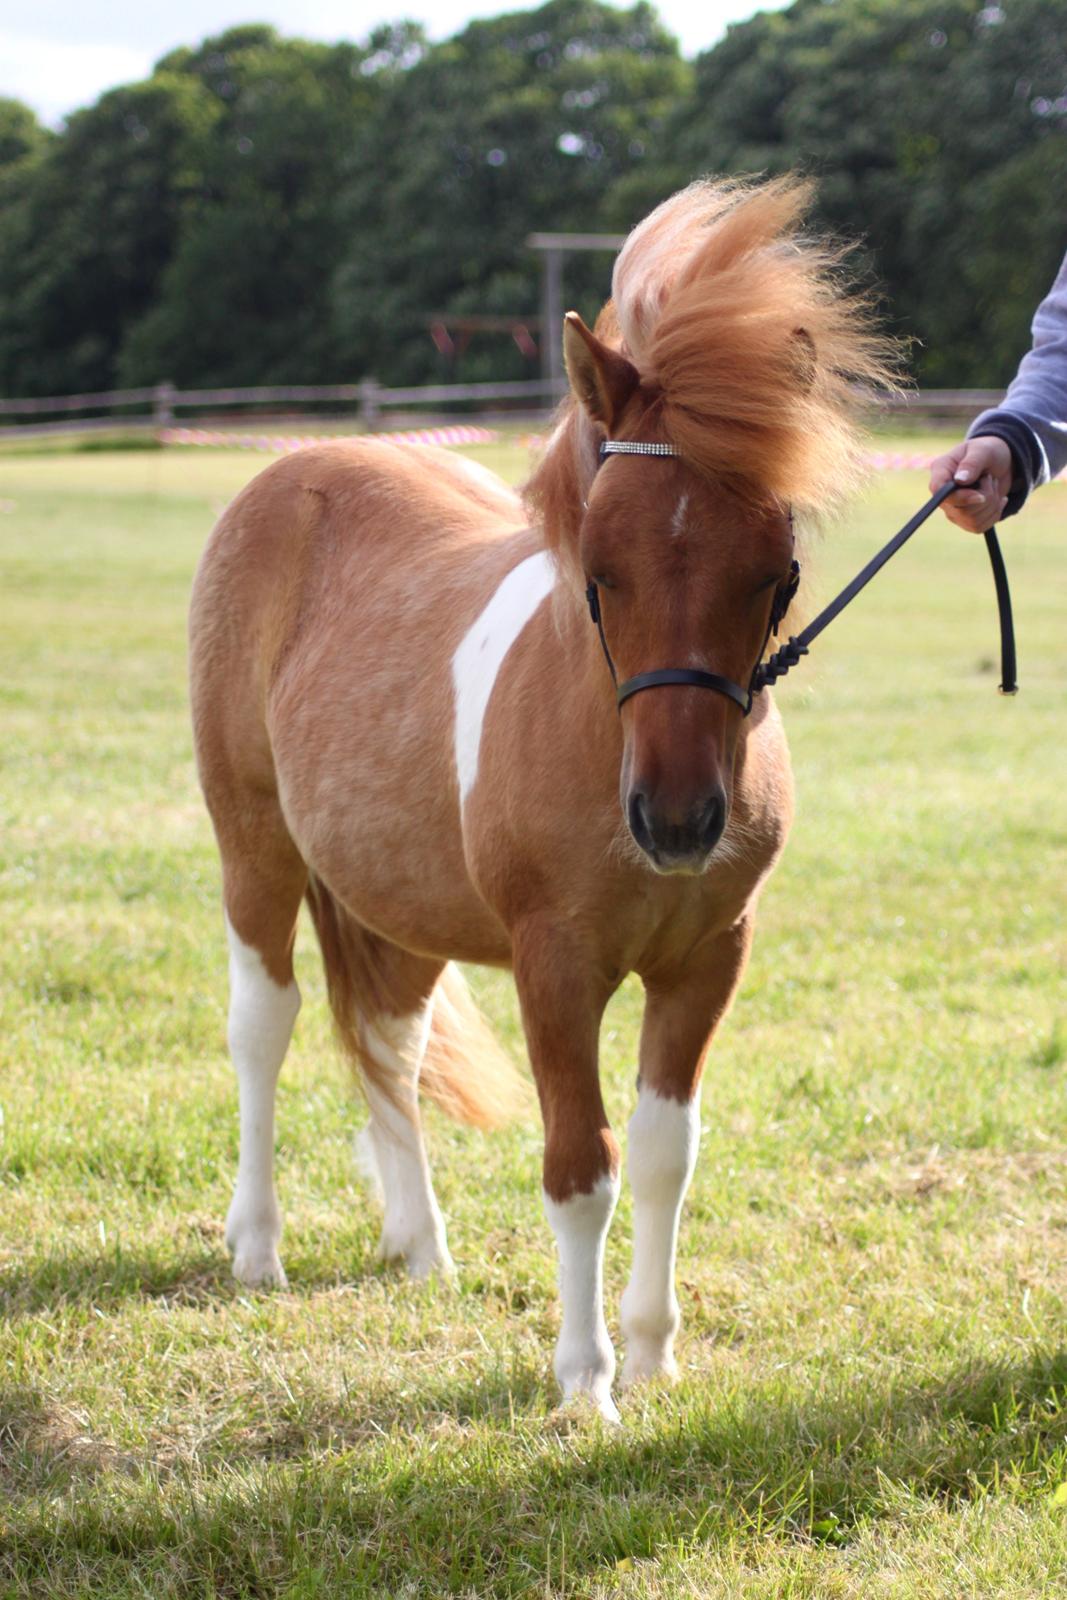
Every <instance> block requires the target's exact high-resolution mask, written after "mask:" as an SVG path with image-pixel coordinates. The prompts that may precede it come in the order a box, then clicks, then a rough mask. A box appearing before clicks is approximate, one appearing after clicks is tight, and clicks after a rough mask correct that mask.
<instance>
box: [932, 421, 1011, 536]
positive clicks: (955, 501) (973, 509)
mask: <svg viewBox="0 0 1067 1600" xmlns="http://www.w3.org/2000/svg"><path fill="white" fill-rule="evenodd" d="M1014 476H1015V463H1014V461H1013V460H1012V454H1011V451H1010V449H1009V448H1008V446H1007V445H1006V444H1005V443H1004V440H1003V439H996V438H994V437H993V436H992V434H989V435H984V436H983V435H979V437H978V438H976V439H964V440H963V442H962V443H961V444H958V445H956V446H955V448H954V449H952V450H949V451H947V452H946V454H945V455H943V456H938V458H937V460H936V461H935V462H934V464H933V466H932V467H931V468H930V493H931V494H936V493H937V491H938V489H940V488H941V485H942V484H944V483H947V482H948V481H949V479H950V478H955V479H956V480H957V482H964V483H972V484H973V485H974V487H973V488H972V489H961V490H960V491H959V492H958V493H957V494H954V495H950V497H949V498H948V499H947V500H945V501H944V502H943V504H942V506H941V509H942V511H943V512H944V513H945V515H946V517H947V518H948V519H949V521H950V522H954V523H955V524H956V526H957V527H959V528H966V530H967V532H968V533H984V532H985V531H986V529H987V528H991V527H992V526H993V524H994V523H995V522H996V521H997V520H998V518H999V517H1000V514H1001V512H1002V511H1003V510H1004V506H1005V503H1006V501H1007V498H1008V491H1009V490H1010V489H1011V483H1012V479H1013V477H1014Z"/></svg>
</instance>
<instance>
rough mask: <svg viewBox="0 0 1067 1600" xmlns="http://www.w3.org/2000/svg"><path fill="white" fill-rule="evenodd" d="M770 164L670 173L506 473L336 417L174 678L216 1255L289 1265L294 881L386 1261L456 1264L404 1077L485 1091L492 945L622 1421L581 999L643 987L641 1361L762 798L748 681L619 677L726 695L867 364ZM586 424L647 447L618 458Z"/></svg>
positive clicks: (744, 676)
mask: <svg viewBox="0 0 1067 1600" xmlns="http://www.w3.org/2000/svg"><path fill="white" fill-rule="evenodd" d="M805 202H806V191H805V189H804V186H803V185H800V184H797V183H796V182H794V181H791V180H778V181H775V182H770V183H764V184H755V185H737V184H722V183H720V184H715V183H700V184H695V185H693V186H692V187H691V188H689V189H687V190H685V191H684V192H682V193H681V194H678V195H676V196H674V198H673V199H671V200H668V201H667V202H666V203H665V204H664V205H662V206H660V207H659V208H658V210H656V211H655V212H653V213H652V215H651V216H650V217H648V218H647V219H646V220H645V222H644V223H642V224H641V225H640V226H639V227H638V228H637V229H636V230H635V231H634V233H633V234H631V236H630V238H629V240H628V241H627V243H626V245H625V247H624V248H623V250H622V252H621V254H620V256H619V258H618V261H617V263H616V267H615V273H614V279H613V301H612V303H611V304H610V305H609V306H608V307H606V308H605V311H604V312H603V314H602V316H601V318H600V319H599V321H598V323H597V333H596V334H594V333H591V332H590V331H589V330H588V329H587V328H586V327H585V326H584V324H583V323H582V322H581V320H580V319H579V318H578V317H577V316H575V315H574V314H571V315H570V316H569V317H568V318H567V322H566V326H565V329H564V342H565V350H566V359H567V368H568V372H569V375H570V381H571V386H572V390H573V395H572V397H571V399H570V400H569V401H568V402H567V403H566V404H565V406H564V408H563V412H562V415H561V419H560V421H559V424H558V426H557V428H556V430H555V432H554V434H553V436H552V439H551V441H550V443H549V445H548V447H547V450H546V453H545V456H544V458H543V461H542V463H541V465H540V466H539V468H538V470H537V472H536V474H535V476H534V477H533V479H532V481H531V483H530V484H529V485H528V486H527V488H526V491H525V494H524V496H523V497H521V498H520V497H518V496H516V495H514V494H513V493H512V492H511V491H510V490H509V489H507V488H506V487H505V486H504V485H503V484H502V483H501V482H499V481H498V480H497V479H496V478H494V477H493V476H492V475H491V474H489V473H486V472H484V471H482V470H481V469H480V468H475V467H472V466H470V465H469V464H467V463H464V462H463V461H461V460H456V459H454V458H452V457H450V456H448V455H447V454H445V453H444V452H439V451H432V450H422V451H415V450H412V449H410V448H400V447H397V446H394V445H391V444H389V443H388V441H386V440H360V441H357V440H352V441H344V442H338V443H337V444H328V445H324V446H322V447H321V448H314V449H309V450H306V451H303V452H301V453H300V454H297V455H294V456H291V457H289V458H287V459H285V460H283V461H280V462H278V463H276V464H275V465H272V466H270V467H268V468H267V470H266V471H264V472H263V473H261V474H260V475H259V476H258V477H257V478H256V479H255V480H254V481H253V482H252V483H251V484H250V485H249V486H248V487H247V488H246V489H245V490H244V491H243V493H241V494H240V495H239V496H238V497H237V499H236V500H235V501H234V503H233V504H232V505H231V506H230V508H229V509H228V510H227V512H226V513H225V515H224V516H223V518H222V520H221V521H220V522H219V524H218V526H217V528H216V529H215V532H214V534H213V535H212V538H211V540H210V543H209V544H208V547H207V549H206V551H205V554H204V557H203V559H202V561H201V564H200V569H199V572H198V574H197V578H196V585H195V591H194V596H193V606H192V619H191V663H192V703H193V717H194V725H195V735H196V750H197V758H198V762H199V768H200V776H201V781H202V783H203V788H204V793H205V796H206V798H207V804H208V807H209V810H210V812H211V816H212V820H213V822H214V825H215V831H216V834H217V836H218V844H219V850H220V853H221V857H222V873H223V897H224V904H225V914H226V931H227V937H228V940H229V949H230V981H231V1005H230V1020H229V1043H230V1049H231V1052H232V1055H233V1060H234V1065H235V1067H236V1071H237V1079H238V1085H239V1092H240V1139H241V1142H240V1160H239V1166H238V1175H237V1185H236V1192H235V1194H234V1198H233V1203H232V1205H231V1207H230V1211H229V1216H228V1219H227V1225H226V1237H227V1241H228V1243H229V1246H230V1248H231V1250H232V1252H233V1257H234V1271H235V1273H236V1275H237V1277H238V1278H239V1279H241V1280H242V1281H243V1282H245V1283H250V1284H265V1283H284V1281H285V1277H284V1272H283V1269H282V1264H281V1261H280V1259H279V1254H278V1245H279V1239H280V1235H281V1220H280V1214H279V1209H278V1204H277V1199H276V1196H275V1191H274V1181H273V1173H272V1157H273V1143H274V1095H275V1085H276V1082H277V1077H278V1072H279V1069H280V1068H281V1065H282V1060H283V1058H284V1056H285V1052H286V1048H287V1046H288V1043H289V1038H290V1033H291V1031H292V1027H293V1023H294V1021H295V1019H296V1014H297V1010H298V1008H299V1004H300V998H299V993H298V990H297V986H296V982H295V980H294V977H293V962H292V952H293V941H294V930H295V926H296V920H297V914H298V911H299V908H300V903H301V900H302V899H305V898H306V899H307V901H308V903H309V906H310V909H311V915H312V917H313V919H314V922H315V926H316V929H317V932H318V936H319V940H320V943H321V947H322V953H323V958H324V962H325V967H326V975H327V980H328V987H329V995H330V1001H331V1005H332V1008H333V1011H334V1015H335V1018H336V1021H337V1024H338V1027H339V1030H340V1034H341V1037H342V1039H343V1041H344V1042H345V1044H346V1045H347V1046H348V1048H349V1050H350V1052H351V1054H352V1056H353V1058H354V1059H355V1061H356V1062H357V1064H358V1066H359V1069H360V1071H361V1074H362V1078H363V1082H364V1084H365V1087H366V1093H367V1098H368V1100H369V1104H370V1128H369V1134H370V1141H371V1144H372V1147H373V1152H374V1154H375V1156H376V1158H377V1165H378V1167H379V1170H380V1173H381V1177H382V1181H383V1185H384V1194H385V1217H384V1226H383V1231H382V1238H381V1247H380V1248H381V1254H382V1255H383V1256H384V1257H386V1258H389V1257H403V1258H404V1259H405V1260H406V1262H407V1265H408V1267H409V1269H410V1270H411V1272H412V1273H413V1274H415V1275H421V1274H424V1273H428V1272H430V1271H431V1270H433V1269H434V1268H441V1269H446V1270H447V1269H448V1268H449V1266H450V1261H449V1255H448V1248H447V1245H446V1242H445V1229H444V1224H443V1222H442V1218H441V1213H440V1211H439V1209H438V1206H437V1202H436V1200H435V1197H434V1192H433V1187H432V1184H431V1180H430V1173H429V1169H428V1166H427V1162H426V1156H425V1153H424V1149H423V1142H422V1136H421V1131H420V1123H419V1112H418V1101H417V1094H418V1090H419V1088H420V1087H421V1088H422V1090H423V1091H424V1092H425V1093H428V1094H429V1095H430V1096H431V1097H433V1098H435V1099H437V1100H438V1101H440V1102H441V1103H443V1104H444V1105H446V1106H447V1107H448V1108H449V1109H451V1110H452V1111H453V1112H454V1113H455V1114H457V1115H459V1116H460V1117H462V1118H465V1119H466V1120H468V1121H471V1122H473V1123H476V1124H480V1125H489V1124H491V1123H493V1122H494V1121H497V1120H500V1118H501V1116H502V1115H504V1114H506V1112H507V1110H508V1109H509V1106H510V1104H511V1103H512V1102H513V1099H514V1094H515V1089H516V1080H515V1079H514V1078H513V1076H512V1075H511V1073H510V1069H509V1068H508V1067H507V1065H506V1064H505V1062H504V1060H503V1058H502V1056H501V1055H500V1054H499V1053H497V1052H496V1051H494V1049H493V1048H492V1047H491V1041H490V1040H489V1039H488V1036H487V1034H486V1032H485V1030H484V1029H482V1028H480V1027H479V1024H478V1019H477V1014H476V1012H475V1011H474V1008H473V1007H472V1005H471V1004H470V1001H469V999H468V997H467V996H466V991H465V988H464V985H463V982H462V979H461V978H460V977H459V975H458V972H457V970H456V969H455V967H453V966H451V965H450V963H451V962H454V961H467V962H480V963H485V964H487V965H491V966H498V967H510V968H511V969H512V971H513V972H514V975H515V982H516V985H517V988H518V993H519V999H520V1002H521V1007H522V1016H523V1023H524V1027H525V1031H526V1039H527V1043H528V1047H529V1054H530V1060H531V1063H532V1066H533V1073H534V1078H535V1080H536V1084H537V1090H538V1094H539V1098H540V1103H541V1110H542V1113H543V1117H544V1128H545V1152H544V1199H545V1208H546V1211H547V1213H548V1219H549V1222H550V1224H551V1227H552V1230H553V1233H554V1234H555V1238H556V1244H557V1247H558V1251H559V1267H560V1292H561V1297H562V1328H561V1332H560V1337H559V1343H558V1346H557V1350H556V1358H555V1370H556V1375H557V1377H558V1379H559V1382H560V1384H561V1385H562V1388H563V1391H564V1394H565V1395H566V1396H571V1395H575V1394H585V1395H588V1396H590V1397H591V1398H592V1401H593V1402H594V1404H595V1406H596V1407H597V1408H598V1409H599V1410H600V1411H601V1412H602V1413H603V1414H604V1415H605V1416H608V1417H615V1416H616V1415H617V1413H616V1411H615V1406H614V1402H613V1400H612V1393H611V1389H612V1380H613V1376H614V1371H615V1357H614V1352H613V1350H612V1345H611V1340H610V1338H609V1336H608V1330H607V1327H606V1324H605V1321H604V1314H603V1310H602V1305H601V1300H602V1260H603V1251H604V1240H605V1235H606V1232H607V1228H608V1224H609V1222H610V1220H611V1215H612V1212H613V1210H614V1208H615V1202H616V1197H617V1195H618V1192H619V1167H620V1157H619V1146H618V1143H617V1141H616V1139H615V1136H614V1134H613V1133H612V1131H611V1129H610V1128H609V1126H608V1122H607V1118H606V1116H605V1112H604V1104H603V1100H602V1099H601V1093H600V1085H599V1082H598V1074H597V1042H598V1031H599V1026H600V1021H601V1016H602V1014H603V1011H604V1007H605V1005H606V1003H607V1001H608V999H609V997H610V996H611V994H612V993H613V992H614V990H615V989H616V988H617V987H618V985H619V983H620V982H621V981H622V979H623V977H624V976H625V975H626V974H627V973H629V972H637V973H638V974H639V975H640V977H641V978H642V980H643V982H644V986H645V992H646V1006H645V1015H644V1025H643V1029H642V1034H641V1047H640V1076H639V1090H638V1097H637V1108H636V1110H635V1112H634V1114H633V1116H632V1118H631V1120H630V1124H629V1138H628V1172H629V1178H630V1182H631V1184H632V1187H633V1198H634V1256H633V1271H632V1275H631V1277H630V1281H629V1285H628V1287H627V1289H626V1292H625V1294H624V1296H623V1300H622V1319H621V1326H622V1334H623V1338H624V1340H625V1345H626V1359H625V1366H624V1370H623V1381H624V1382H630V1381H632V1380H634V1379H638V1378H644V1377H648V1376H651V1375H653V1374H656V1373H669V1372H670V1371H671V1370H672V1367H673V1362H674V1358H673V1352H672V1345H673V1341H674V1336H675V1332H676V1329H677V1326H678V1304H677V1300H676V1298H675V1293H674V1286H673V1273H674V1256H675V1244H676V1239H677V1232H678V1218H679V1212H680V1208H681V1204H682V1198H683V1196H684V1194H685V1190H686V1187H687V1185H688V1183H689V1179H690V1176H691V1174H692V1171H693V1165H694V1162H695V1160H696V1153H697V1140H698V1133H699V1123H700V1113H699V1093H698V1089H699V1083H700V1075H701V1068H702V1066H703V1062H704V1057H705V1054H706V1051H707V1049H708V1045H709V1043H710V1041H711V1039H712V1037H713V1035H714V1033H715V1030H716V1028H717V1027H718V1025H719V1022H720V1021H721V1019H722V1017H723V1016H724V1014H725V1012H726V1010H727V1007H728V1006H729V1004H730V1000H731V997H732V996H733V994H734V991H735V989H736V987H737V984H738V980H739V978H740V976H741V973H742V970H743V968H744V965H745V959H746V956H747V953H748V949H749V945H750V942H751V938H752V928H753V919H754V914H755V908H756V901H757V897H758V894H759V891H760V887H761V885H762V883H763V882H764V880H765V878H766V877H767V874H768V873H769V872H770V870H771V868H772V867H773V865H774V863H775V860H776V858H777V856H778V854H779V852H780V851H781V849H782V847H783V844H784V842H785V838H786V834H787V832H788V829H789V823H790V816H791V811H792V790H791V779H790V768H789V758H788V754H787V750H786V744H785V739H784V736H783V733H782V728H781V723H780V721H779V717H778V713H777V711H776V709H775V707H774V704H773V702H772V699H771V696H770V695H769V694H766V693H765V694H762V695H759V696H757V698H756V701H755V704H754V707H753V710H752V713H751V715H750V716H748V717H747V718H745V717H744V716H743V715H742V712H741V710H740V709H738V707H737V706H736V705H735V704H734V703H733V702H732V701H730V700H728V699H726V698H724V697H723V696H721V695H719V694H714V693H708V692H706V691H705V690H704V689H702V688H698V687H692V686H686V685H677V684H672V685H667V686H656V687H653V688H650V689H648V690H646V691H645V692H642V693H639V694H636V695H634V696H633V697H632V698H630V699H629V700H627V702H626V704H625V705H624V706H623V707H622V709H621V713H620V714H617V713H616V706H615V696H614V692H613V685H612V682H611V678H610V675H609V672H608V669H607V666H606V664H605V661H604V658H603V655H602V653H601V646H600V643H599V640H598V637H597V632H596V629H595V628H594V627H593V626H592V625H591V623H590V620H589V615H588V613H587V610H586V603H585V599H584V596H583V591H584V589H585V586H586V583H587V581H588V580H589V579H595V580H596V582H597V584H598V586H599V590H600V596H601V605H602V616H603V625H604V629H605V634H606V638H607V641H608V643H609V646H610V649H611V652H612V655H613V657H614V660H615V662H616V664H617V666H618V669H619V674H620V677H624V676H625V677H629V676H631V675H632V674H636V673H642V672H645V671H646V670H651V669H658V668H662V667H691V668H697V669H701V670H707V671H710V672H715V673H718V674H726V675H727V676H729V677H730V678H732V679H734V680H736V681H738V682H740V683H742V684H746V683H747V682H748V680H749V676H750V674H751V672H752V669H753V667H754V666H755V664H756V660H757V657H758V656H759V654H760V651H761V649H762V647H763V644H764V641H765V636H766V632H767V625H768V618H769V614H770V607H771V604H772V597H773V595H774V594H775V592H776V590H777V588H778V586H779V585H780V583H781V581H782V580H783V579H784V578H785V576H786V575H787V573H788V571H789V568H790V562H791V560H792V558H793V555H794V548H793V539H794V535H793V527H792V520H791V517H790V514H789V512H790V508H793V509H794V510H795V511H796V512H797V513H798V515H799V516H801V517H803V515H804V514H805V513H806V514H807V515H808V516H809V518H810V516H811V515H812V514H815V513H818V512H819V511H821V510H823V509H825V508H826V506H827V504H828V502H829V501H830V500H831V499H832V498H834V497H835V496H836V495H837V494H838V492H839V491H840V489H841V486H842V484H843V482H844V481H845V480H846V479H847V478H848V477H849V475H850V472H851V469H852V467H853V465H854V460H855V446H856V439H855V436H854V434H853V430H852V428H851V426H850V424H849V421H848V411H849V407H850V404H851V397H850V392H849V388H848V380H849V379H852V378H856V377H859V378H863V379H866V380H871V379H877V378H878V377H879V376H880V375H881V372H882V355H883V351H882V350H881V348H880V346H879V342H878V340H877V339H876V338H875V337H874V336H873V335H872V334H871V332H870V330H869V328H868V326H867V323H866V320H865V313H864V311H863V308H862V307H860V306H858V305H857V303H856V302H855V301H853V300H851V299H849V298H847V297H846V296H844V295H843V294H842V292H841V291H840V290H839V289H838V287H837V286H836V284H835V281H834V274H833V271H832V268H833V265H834V261H833V258H832V256H831V255H830V254H828V253H827V252H826V251H825V250H823V249H821V248H820V247H819V246H818V245H817V244H815V243H813V242H811V241H809V240H807V239H805V238H804V237H803V236H802V235H801V233H800V232H799V219H800V216H801V214H802V212H803V209H804V205H805ZM606 438H610V439H613V440H619V441H643V442H649V443H659V444H661V445H669V446H670V447H672V449H673V450H674V451H675V452H676V454H675V455H673V456H662V457H643V456H619V457H611V458H610V459H608V460H606V461H605V463H604V465H603V466H601V467H600V468H599V470H598V447H599V444H600V443H601V441H603V440H604V439H606Z"/></svg>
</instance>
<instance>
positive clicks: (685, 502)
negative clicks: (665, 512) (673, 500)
mask: <svg viewBox="0 0 1067 1600" xmlns="http://www.w3.org/2000/svg"><path fill="white" fill-rule="evenodd" d="M688 511H689V494H688V491H686V492H685V493H684V494H682V495H680V496H679V499H678V504H677V505H676V506H675V508H674V511H673V512H672V514H671V538H672V539H680V538H681V536H682V534H683V533H684V532H685V519H686V515H687V513H688Z"/></svg>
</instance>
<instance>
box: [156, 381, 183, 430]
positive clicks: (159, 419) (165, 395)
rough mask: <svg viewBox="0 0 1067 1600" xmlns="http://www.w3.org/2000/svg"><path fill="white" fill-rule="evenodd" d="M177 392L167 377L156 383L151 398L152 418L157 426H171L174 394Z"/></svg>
mask: <svg viewBox="0 0 1067 1600" xmlns="http://www.w3.org/2000/svg"><path fill="white" fill-rule="evenodd" d="M177 392H178V391H177V390H176V389H175V387H174V385H173V383H171V381H170V379H169V378H167V379H166V380H165V381H164V382H163V383H157V384H156V389H155V395H154V396H153V400H152V420H153V422H154V423H155V425H156V427H157V428H173V426H174V396H175V395H176V394H177Z"/></svg>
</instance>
